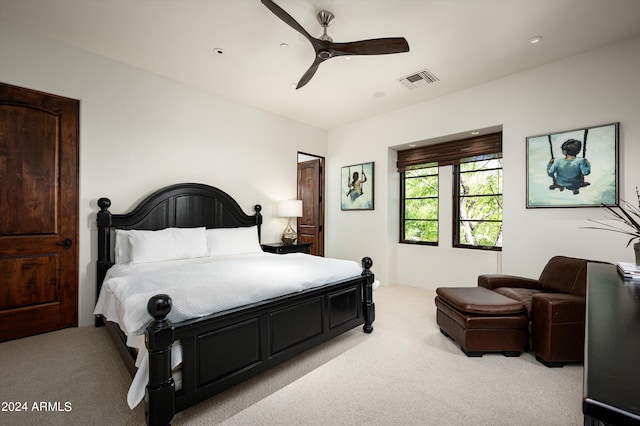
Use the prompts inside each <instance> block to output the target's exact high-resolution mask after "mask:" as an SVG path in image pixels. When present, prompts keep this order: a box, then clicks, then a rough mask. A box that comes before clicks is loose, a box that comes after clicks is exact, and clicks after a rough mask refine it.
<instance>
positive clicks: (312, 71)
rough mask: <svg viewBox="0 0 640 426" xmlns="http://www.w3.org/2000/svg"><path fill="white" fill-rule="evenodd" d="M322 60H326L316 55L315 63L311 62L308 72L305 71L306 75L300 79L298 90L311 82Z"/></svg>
mask: <svg viewBox="0 0 640 426" xmlns="http://www.w3.org/2000/svg"><path fill="white" fill-rule="evenodd" d="M322 62H324V59H322V58H320V57H317V56H316V59H315V60H314V61H313V64H311V66H310V67H309V69H308V70H307V72H305V73H304V75H303V76H302V78H300V81H298V85H297V86H296V90H297V89H300V88H301V87H303V86H304V85H305V84H307V83H308V82H309V80H311V77H313V76H314V74H315V73H316V71H317V70H318V66H319V65H320V64H321V63H322Z"/></svg>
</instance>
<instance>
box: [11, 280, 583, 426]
mask: <svg viewBox="0 0 640 426" xmlns="http://www.w3.org/2000/svg"><path fill="white" fill-rule="evenodd" d="M434 296H435V294H434V292H433V291H429V290H424V289H417V288H412V287H406V286H392V287H381V288H379V289H377V290H376V291H375V292H374V299H375V302H376V322H375V323H374V331H373V333H372V334H370V335H367V334H365V333H363V332H362V330H361V328H358V329H354V330H351V331H349V332H347V333H345V334H344V335H342V336H339V337H338V338H336V339H334V340H332V341H331V342H328V343H326V344H324V345H322V346H320V347H319V348H315V349H312V350H310V351H308V352H306V353H305V354H303V355H300V356H298V357H296V358H294V359H293V360H291V361H289V362H286V363H285V364H283V365H281V366H279V367H276V368H274V369H272V370H270V371H268V372H266V373H264V374H262V375H260V376H258V377H256V378H254V379H251V380H249V381H247V382H245V383H242V384H240V385H238V386H236V387H234V388H232V389H229V390H228V391H226V392H223V393H221V394H219V395H216V396H215V397H213V398H211V399H209V400H207V401H204V402H203V403H200V404H198V405H197V406H195V407H192V408H190V409H188V410H186V411H184V412H181V413H178V414H177V415H176V417H175V418H174V421H173V422H172V424H173V425H213V424H224V425H327V424H331V425H342V424H344V425H346V424H349V425H364V424H367V425H414V424H415V425H471V424H473V425H554V426H555V425H567V426H573V425H575V426H578V425H582V424H583V419H582V412H581V401H582V374H583V368H582V366H581V365H567V366H565V367H563V368H555V369H551V368H547V367H545V366H543V365H542V364H540V363H538V362H537V361H536V360H535V358H534V357H533V356H532V355H531V354H523V355H522V356H520V357H518V358H507V357H504V356H502V355H500V354H491V355H485V356H483V357H481V358H467V357H466V356H465V355H464V354H463V353H462V352H461V351H460V349H459V347H458V346H457V345H456V344H455V343H454V342H452V341H451V340H450V339H448V338H447V337H445V336H444V335H442V334H441V333H440V332H439V330H438V327H437V325H436V322H435V306H434V303H433V299H434ZM0 372H1V376H0V401H2V403H3V407H5V402H7V403H9V402H13V403H26V405H27V411H22V412H7V411H1V412H0V424H3V425H36V424H50V425H58V424H59V425H138V424H143V423H144V408H143V407H142V406H139V407H137V408H136V409H135V410H129V408H128V406H127V404H126V392H127V388H128V386H129V383H130V380H131V377H130V376H129V374H128V372H127V371H126V369H125V368H124V365H123V364H122V360H121V359H120V357H119V355H118V354H117V352H116V351H115V349H114V348H113V344H112V342H111V341H110V338H109V336H108V335H107V333H106V330H105V329H104V328H98V329H96V328H93V327H81V328H74V329H66V330H60V331H57V332H53V333H47V334H43V335H39V336H34V337H29V338H26V339H20V340H16V341H11V342H5V343H2V344H0ZM40 402H45V403H48V408H57V407H60V411H34V409H33V408H34V406H33V404H34V403H37V404H38V403H40ZM65 403H68V404H66V405H65ZM69 406H70V408H71V409H70V410H66V411H65V408H66V407H69Z"/></svg>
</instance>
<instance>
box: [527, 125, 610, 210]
mask: <svg viewBox="0 0 640 426" xmlns="http://www.w3.org/2000/svg"><path fill="white" fill-rule="evenodd" d="M618 128H619V123H610V124H603V125H600V126H591V127H583V128H578V129H573V130H566V131H563V132H557V133H546V134H542V135H536V136H529V137H527V194H526V195H527V208H538V207H598V206H602V205H607V206H609V205H615V204H616V202H617V200H618ZM587 142H588V148H589V149H588V151H589V154H588V158H589V159H587Z"/></svg>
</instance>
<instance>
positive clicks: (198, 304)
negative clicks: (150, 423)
mask: <svg viewBox="0 0 640 426" xmlns="http://www.w3.org/2000/svg"><path fill="white" fill-rule="evenodd" d="M361 272H362V267H361V266H360V264H358V263H356V262H353V261H347V260H339V259H331V258H324V257H318V256H310V255H306V254H300V253H293V254H286V255H277V254H270V253H259V254H251V255H238V256H221V257H205V258H197V259H188V260H174V261H167V262H154V263H141V264H118V265H114V266H113V267H111V269H109V271H108V272H107V276H106V277H105V280H104V283H103V285H102V290H101V291H100V296H99V298H98V302H97V304H96V308H95V311H94V314H101V315H103V316H104V317H105V318H106V319H107V320H109V321H113V322H115V323H117V324H118V325H119V326H120V328H121V329H122V330H123V331H124V332H125V333H126V334H127V345H128V346H130V347H134V348H136V349H138V351H139V352H138V359H137V360H136V365H137V366H138V367H139V368H138V372H137V373H136V376H135V377H134V380H133V383H132V385H131V388H130V389H129V394H128V395H127V402H128V403H129V406H130V407H131V408H133V407H135V406H136V405H137V404H138V403H139V402H140V401H141V400H142V398H143V396H144V388H145V386H146V383H147V381H148V355H147V351H146V348H145V345H144V336H143V334H144V329H145V328H146V326H147V325H148V324H149V322H150V321H151V319H152V318H151V316H150V315H149V313H148V312H147V302H148V300H149V299H150V298H151V297H152V296H154V295H156V294H161V293H164V294H168V295H169V296H170V297H171V299H172V300H173V307H172V309H171V312H170V313H169V316H168V319H169V320H171V321H172V322H174V323H176V322H180V321H184V320H186V319H189V318H198V317H202V316H205V315H209V314H212V313H215V312H220V311H224V310H226V309H231V308H235V307H239V306H243V305H248V304H251V303H255V302H258V301H261V300H266V299H270V298H273V297H277V296H282V295H285V294H290V293H296V292H299V291H301V290H305V289H309V288H312V287H316V286H320V285H323V284H326V283H331V282H335V281H339V280H343V279H347V278H352V277H355V276H358V275H360V274H361ZM376 284H377V283H376ZM181 358H182V351H181V350H179V348H178V345H174V348H173V350H172V368H173V367H176V366H177V365H178V364H180V362H181V361H182V360H181Z"/></svg>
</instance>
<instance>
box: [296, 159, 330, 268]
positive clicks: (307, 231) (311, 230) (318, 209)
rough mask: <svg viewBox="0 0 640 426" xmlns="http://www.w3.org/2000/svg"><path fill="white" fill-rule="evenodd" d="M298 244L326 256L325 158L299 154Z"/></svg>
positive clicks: (315, 253) (316, 253)
mask: <svg viewBox="0 0 640 426" xmlns="http://www.w3.org/2000/svg"><path fill="white" fill-rule="evenodd" d="M298 199H299V200H302V217H299V218H298V227H297V229H298V242H300V243H311V248H310V250H311V254H312V255H315V256H324V157H319V156H317V155H313V154H306V153H303V152H298Z"/></svg>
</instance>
